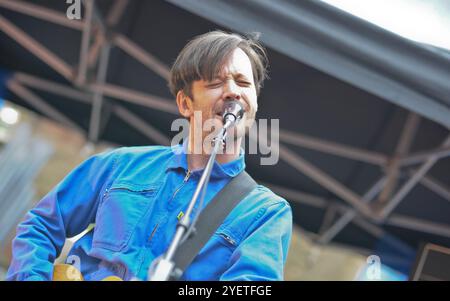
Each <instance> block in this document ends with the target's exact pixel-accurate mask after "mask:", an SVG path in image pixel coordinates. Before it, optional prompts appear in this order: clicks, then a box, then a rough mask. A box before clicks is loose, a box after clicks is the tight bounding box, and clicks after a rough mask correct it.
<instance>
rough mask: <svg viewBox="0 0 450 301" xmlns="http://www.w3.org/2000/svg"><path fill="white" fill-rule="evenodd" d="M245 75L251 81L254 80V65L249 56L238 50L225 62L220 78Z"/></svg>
mask: <svg viewBox="0 0 450 301" xmlns="http://www.w3.org/2000/svg"><path fill="white" fill-rule="evenodd" d="M228 75H233V76H237V75H244V76H245V77H248V79H249V80H252V79H253V71H252V63H251V62H250V59H249V57H248V56H247V54H246V53H245V52H244V51H243V50H242V49H241V48H236V49H234V50H233V51H232V53H231V54H230V57H229V58H228V59H227V60H226V61H225V63H224V65H223V67H222V69H221V71H220V74H219V76H228Z"/></svg>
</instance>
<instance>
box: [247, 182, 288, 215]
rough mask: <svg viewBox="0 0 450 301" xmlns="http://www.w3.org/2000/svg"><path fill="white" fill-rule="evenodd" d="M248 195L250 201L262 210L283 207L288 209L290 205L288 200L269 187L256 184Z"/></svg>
mask: <svg viewBox="0 0 450 301" xmlns="http://www.w3.org/2000/svg"><path fill="white" fill-rule="evenodd" d="M249 197H250V198H251V199H252V202H254V203H255V205H257V206H258V207H260V208H261V209H263V210H267V209H278V210H280V209H283V208H287V209H289V210H290V208H291V206H290V205H289V202H288V201H287V200H286V199H285V198H283V197H281V196H280V195H278V194H276V193H275V192H273V191H272V190H271V189H270V188H268V187H266V186H264V185H260V184H258V185H257V186H256V187H255V189H253V191H252V192H251V193H250V195H249Z"/></svg>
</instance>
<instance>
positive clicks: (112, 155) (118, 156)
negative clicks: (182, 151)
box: [95, 145, 173, 165]
mask: <svg viewBox="0 0 450 301" xmlns="http://www.w3.org/2000/svg"><path fill="white" fill-rule="evenodd" d="M172 155H173V151H172V148H171V147H170V146H162V145H151V146H124V147H119V148H115V149H110V150H106V151H104V152H102V153H99V154H97V155H95V156H96V157H98V158H99V159H105V160H109V161H112V162H113V163H114V164H116V165H117V164H122V165H123V164H129V163H131V162H134V161H143V160H145V161H148V160H158V159H163V158H164V157H167V158H168V157H170V156H172Z"/></svg>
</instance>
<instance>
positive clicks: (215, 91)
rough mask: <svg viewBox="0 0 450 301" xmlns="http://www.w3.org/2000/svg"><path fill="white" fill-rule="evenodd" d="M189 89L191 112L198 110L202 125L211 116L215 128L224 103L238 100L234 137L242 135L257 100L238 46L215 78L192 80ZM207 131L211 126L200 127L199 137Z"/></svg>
mask: <svg viewBox="0 0 450 301" xmlns="http://www.w3.org/2000/svg"><path fill="white" fill-rule="evenodd" d="M191 91H192V97H193V102H192V105H193V109H194V111H200V112H201V113H202V115H201V116H202V122H203V124H204V123H205V121H206V120H208V119H212V121H210V122H211V123H212V124H213V126H214V127H215V128H216V129H219V128H221V127H222V126H223V122H222V111H223V109H222V108H223V105H224V103H225V102H227V101H230V100H231V99H235V100H237V101H239V102H240V103H241V105H242V106H243V108H244V110H245V113H244V116H243V118H242V120H241V122H239V123H238V124H237V126H236V129H235V131H234V135H235V139H237V138H240V137H242V136H243V135H244V134H245V130H246V128H247V127H249V126H251V125H252V124H253V122H254V120H255V114H256V111H257V109H258V103H257V96H256V88H255V83H254V81H253V71H252V65H251V62H250V59H249V58H248V56H247V54H246V53H245V52H244V51H243V50H242V49H240V48H236V49H235V50H234V51H233V52H232V53H231V55H230V58H229V59H228V61H227V62H225V64H224V67H223V69H222V71H221V73H220V74H218V75H217V77H216V78H214V79H213V80H211V81H205V80H198V81H194V82H193V83H192V89H191ZM190 122H191V123H192V122H194V116H191V118H190ZM206 127H208V126H206ZM211 132H212V129H211V130H208V129H206V130H205V129H204V131H203V138H204V137H205V136H206V135H208V134H209V133H211ZM230 135H231V133H230Z"/></svg>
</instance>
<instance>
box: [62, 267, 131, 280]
mask: <svg viewBox="0 0 450 301" xmlns="http://www.w3.org/2000/svg"><path fill="white" fill-rule="evenodd" d="M53 281H84V278H83V275H82V274H81V272H80V271H79V270H78V269H77V268H76V267H74V266H73V265H70V264H55V266H54V269H53ZM102 281H123V279H122V278H120V277H117V276H108V277H106V278H103V279H102Z"/></svg>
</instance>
